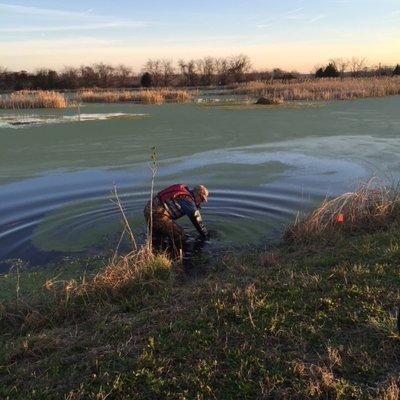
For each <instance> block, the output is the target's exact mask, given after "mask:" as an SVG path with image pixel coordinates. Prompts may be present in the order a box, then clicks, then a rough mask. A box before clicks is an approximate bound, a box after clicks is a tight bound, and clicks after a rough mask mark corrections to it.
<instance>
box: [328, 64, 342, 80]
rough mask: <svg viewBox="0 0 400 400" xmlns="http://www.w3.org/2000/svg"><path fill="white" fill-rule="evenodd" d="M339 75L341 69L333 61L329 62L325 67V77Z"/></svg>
mask: <svg viewBox="0 0 400 400" xmlns="http://www.w3.org/2000/svg"><path fill="white" fill-rule="evenodd" d="M339 75H340V74H339V71H338V70H337V68H336V66H335V64H333V63H329V64H328V65H327V66H326V68H325V69H324V77H326V78H337V77H338V76H339Z"/></svg>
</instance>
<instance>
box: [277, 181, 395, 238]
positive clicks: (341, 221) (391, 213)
mask: <svg viewBox="0 0 400 400" xmlns="http://www.w3.org/2000/svg"><path fill="white" fill-rule="evenodd" d="M399 220H400V192H399V191H398V190H397V189H393V188H386V187H384V186H378V187H377V186H376V185H374V184H373V182H372V181H371V182H369V183H367V184H365V185H362V186H360V188H359V189H358V190H357V191H355V192H354V193H345V194H343V195H341V196H338V197H336V198H334V199H331V200H329V199H326V200H325V201H324V202H323V203H322V205H321V206H320V207H319V208H318V209H317V210H315V211H314V212H312V213H311V214H310V215H308V216H305V217H304V218H297V219H296V221H295V223H294V224H293V225H292V226H290V227H288V228H287V229H286V231H285V233H284V240H285V241H286V242H288V243H307V242H309V241H311V240H312V239H314V238H316V237H321V236H323V235H324V234H327V233H338V232H339V233H356V232H374V231H377V230H380V229H384V228H387V227H388V226H389V225H391V224H392V223H394V222H396V221H399Z"/></svg>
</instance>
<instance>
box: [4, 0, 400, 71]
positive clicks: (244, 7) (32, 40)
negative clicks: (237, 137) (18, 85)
mask: <svg viewBox="0 0 400 400" xmlns="http://www.w3.org/2000/svg"><path fill="white" fill-rule="evenodd" d="M240 53H243V54H246V55H248V56H249V57H250V59H251V61H252V65H253V68H254V69H258V70H260V69H272V68H275V67H280V68H282V69H285V70H297V71H300V72H310V71H312V70H313V69H314V66H315V65H318V64H326V63H327V62H328V60H329V59H331V58H338V57H341V58H351V57H360V58H365V59H366V61H367V63H368V64H370V65H377V64H378V63H382V64H383V65H386V64H389V65H393V64H397V63H400V0H318V1H317V0H147V1H145V0H140V1H137V0H130V1H128V0H112V1H110V0H107V1H104V0H79V1H77V0H69V1H55V0H52V1H50V0H41V1H36V0H33V1H27V0H19V1H10V0H9V1H6V0H5V2H4V1H2V0H0V67H5V68H7V69H9V70H20V69H26V70H29V71H34V70H35V69H37V68H40V67H46V68H54V69H57V70H61V69H63V68H64V67H65V66H79V65H82V64H91V63H96V62H105V63H108V64H113V65H118V64H125V65H128V66H130V67H133V68H134V69H135V70H137V71H140V70H141V68H142V66H143V64H144V63H145V62H146V60H147V59H149V58H152V59H155V58H164V59H170V60H172V61H174V63H177V61H178V60H179V59H181V58H183V59H190V58H200V57H203V56H207V55H211V56H216V57H222V56H230V55H235V54H240Z"/></svg>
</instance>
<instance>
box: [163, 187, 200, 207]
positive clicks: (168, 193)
mask: <svg viewBox="0 0 400 400" xmlns="http://www.w3.org/2000/svg"><path fill="white" fill-rule="evenodd" d="M179 196H189V197H190V198H192V199H193V200H194V198H193V195H192V194H191V193H190V191H189V189H188V187H187V185H183V184H178V185H172V186H170V187H167V188H166V189H164V190H161V192H159V193H158V197H159V198H160V200H161V201H162V202H163V203H165V202H167V201H169V200H174V199H176V198H177V197H179Z"/></svg>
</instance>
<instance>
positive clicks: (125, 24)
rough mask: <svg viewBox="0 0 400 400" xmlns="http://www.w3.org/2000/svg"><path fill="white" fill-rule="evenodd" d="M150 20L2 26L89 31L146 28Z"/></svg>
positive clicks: (20, 30) (7, 30)
mask: <svg viewBox="0 0 400 400" xmlns="http://www.w3.org/2000/svg"><path fill="white" fill-rule="evenodd" d="M150 25H151V23H150V22H145V21H132V22H130V21H117V22H100V23H94V24H86V25H65V26H47V27H43V26H26V27H25V26H24V27H15V28H0V32H2V33H29V32H63V31H89V30H97V29H113V28H145V27H148V26H150Z"/></svg>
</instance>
